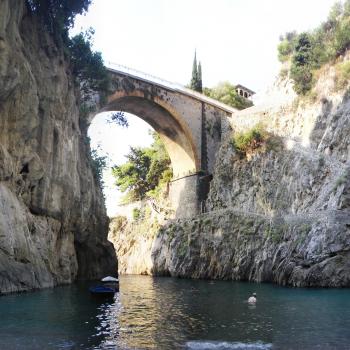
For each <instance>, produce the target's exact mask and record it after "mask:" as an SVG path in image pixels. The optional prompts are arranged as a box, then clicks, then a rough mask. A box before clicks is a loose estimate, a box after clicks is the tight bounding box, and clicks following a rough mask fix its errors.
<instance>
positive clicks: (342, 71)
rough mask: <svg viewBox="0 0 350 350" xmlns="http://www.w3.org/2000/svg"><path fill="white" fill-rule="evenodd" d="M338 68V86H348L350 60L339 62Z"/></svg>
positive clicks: (340, 87) (338, 87) (339, 87)
mask: <svg viewBox="0 0 350 350" xmlns="http://www.w3.org/2000/svg"><path fill="white" fill-rule="evenodd" d="M335 69H336V88H337V89H342V88H344V87H346V85H347V84H348V83H349V80H350V61H347V62H343V63H338V64H337V65H336V66H335Z"/></svg>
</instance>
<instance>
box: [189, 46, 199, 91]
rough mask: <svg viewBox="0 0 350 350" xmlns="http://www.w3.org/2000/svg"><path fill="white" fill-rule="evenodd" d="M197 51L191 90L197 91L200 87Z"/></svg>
mask: <svg viewBox="0 0 350 350" xmlns="http://www.w3.org/2000/svg"><path fill="white" fill-rule="evenodd" d="M196 56H197V55H196V51H195V52H194V59H193V66H192V78H191V84H190V88H191V89H192V90H195V91H197V85H198V70H197V57H196Z"/></svg>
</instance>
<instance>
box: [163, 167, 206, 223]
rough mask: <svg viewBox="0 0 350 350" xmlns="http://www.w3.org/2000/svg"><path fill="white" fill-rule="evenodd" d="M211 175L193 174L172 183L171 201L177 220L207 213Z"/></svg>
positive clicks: (170, 189) (170, 190)
mask: <svg viewBox="0 0 350 350" xmlns="http://www.w3.org/2000/svg"><path fill="white" fill-rule="evenodd" d="M211 178H212V177H211V175H206V176H203V175H202V174H198V173H197V174H193V175H188V176H184V177H182V178H179V179H176V180H173V181H172V182H171V183H170V188H169V199H170V202H171V204H172V207H173V209H174V210H175V216H176V218H189V217H193V216H196V215H198V214H200V213H201V212H205V211H206V208H205V200H206V199H207V196H208V192H209V183H210V180H211Z"/></svg>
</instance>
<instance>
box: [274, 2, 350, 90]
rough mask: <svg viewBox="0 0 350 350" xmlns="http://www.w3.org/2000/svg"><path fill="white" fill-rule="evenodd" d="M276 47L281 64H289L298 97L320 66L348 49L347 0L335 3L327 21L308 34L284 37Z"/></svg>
mask: <svg viewBox="0 0 350 350" xmlns="http://www.w3.org/2000/svg"><path fill="white" fill-rule="evenodd" d="M280 39H281V42H280V44H279V45H278V58H279V60H280V61H281V62H286V61H290V62H291V65H290V77H291V78H292V79H293V80H294V89H295V91H296V92H297V93H298V94H299V95H305V94H307V93H308V92H309V91H310V90H311V89H312V86H313V83H314V80H315V79H314V77H315V72H316V71H317V70H318V69H319V68H321V67H322V66H323V65H324V64H326V63H329V62H334V61H335V60H336V59H338V58H339V57H340V56H341V55H343V54H344V53H345V52H346V50H348V49H349V48H350V0H346V1H345V2H344V3H343V4H342V3H341V2H337V3H336V4H335V5H334V6H333V8H332V9H331V11H330V13H329V16H328V19H327V20H326V21H325V22H323V23H322V24H321V25H320V26H319V27H318V28H316V29H315V30H313V31H311V32H308V33H301V34H297V33H296V32H290V33H287V34H286V35H285V36H282V37H281V38H280Z"/></svg>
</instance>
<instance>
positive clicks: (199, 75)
mask: <svg viewBox="0 0 350 350" xmlns="http://www.w3.org/2000/svg"><path fill="white" fill-rule="evenodd" d="M197 72H198V84H197V85H198V86H197V90H196V91H198V92H200V93H202V92H203V84H202V65H201V62H198V70H197Z"/></svg>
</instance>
